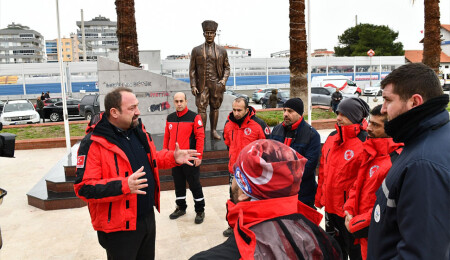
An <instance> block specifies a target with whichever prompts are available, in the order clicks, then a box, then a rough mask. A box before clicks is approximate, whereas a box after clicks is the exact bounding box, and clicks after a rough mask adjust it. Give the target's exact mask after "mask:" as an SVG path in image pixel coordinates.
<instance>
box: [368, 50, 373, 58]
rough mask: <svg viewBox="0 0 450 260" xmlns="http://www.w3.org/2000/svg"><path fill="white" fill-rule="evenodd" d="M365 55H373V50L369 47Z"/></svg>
mask: <svg viewBox="0 0 450 260" xmlns="http://www.w3.org/2000/svg"><path fill="white" fill-rule="evenodd" d="M367 55H369V56H370V57H372V56H373V55H375V51H374V50H372V49H370V50H368V51H367Z"/></svg>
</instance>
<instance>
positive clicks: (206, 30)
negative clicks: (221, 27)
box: [202, 20, 218, 43]
mask: <svg viewBox="0 0 450 260" xmlns="http://www.w3.org/2000/svg"><path fill="white" fill-rule="evenodd" d="M217 26H218V24H217V23H216V22H214V21H212V20H206V21H204V22H203V23H202V28H203V36H205V40H206V42H207V43H212V42H214V38H215V37H216V30H217Z"/></svg>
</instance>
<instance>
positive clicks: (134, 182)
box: [128, 166, 148, 194]
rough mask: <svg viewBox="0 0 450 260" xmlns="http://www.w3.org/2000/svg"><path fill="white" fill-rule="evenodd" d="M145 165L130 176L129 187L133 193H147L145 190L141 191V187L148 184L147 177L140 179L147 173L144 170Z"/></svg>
mask: <svg viewBox="0 0 450 260" xmlns="http://www.w3.org/2000/svg"><path fill="white" fill-rule="evenodd" d="M143 170H144V166H142V167H141V168H139V170H137V171H136V172H135V173H133V174H131V175H130V177H128V187H130V192H131V193H136V194H146V192H145V191H141V190H140V189H143V188H146V187H147V186H148V184H147V183H146V182H147V179H145V178H144V179H139V178H140V177H142V176H144V175H145V172H143Z"/></svg>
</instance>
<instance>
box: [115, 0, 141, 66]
mask: <svg viewBox="0 0 450 260" xmlns="http://www.w3.org/2000/svg"><path fill="white" fill-rule="evenodd" d="M115 4H116V12H117V39H118V40H119V61H120V62H123V63H126V64H129V65H132V66H135V67H139V64H140V63H139V49H138V41H137V32H136V19H135V17H134V13H135V12H134V0H116V2H115Z"/></svg>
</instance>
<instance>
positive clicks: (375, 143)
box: [364, 138, 404, 160]
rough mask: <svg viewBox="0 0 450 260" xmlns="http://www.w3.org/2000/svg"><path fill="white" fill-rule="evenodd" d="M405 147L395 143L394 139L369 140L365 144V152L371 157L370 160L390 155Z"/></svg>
mask: <svg viewBox="0 0 450 260" xmlns="http://www.w3.org/2000/svg"><path fill="white" fill-rule="evenodd" d="M403 146H404V144H403V143H395V142H394V140H392V138H369V139H367V140H366V142H364V150H366V152H367V153H368V154H369V155H370V160H371V159H373V158H375V157H378V156H383V155H389V154H390V153H392V152H393V151H396V150H398V149H399V148H401V147H403Z"/></svg>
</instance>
